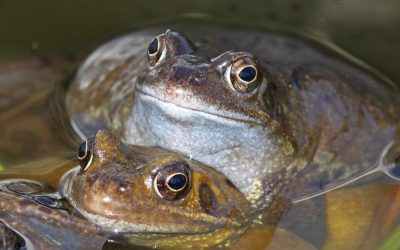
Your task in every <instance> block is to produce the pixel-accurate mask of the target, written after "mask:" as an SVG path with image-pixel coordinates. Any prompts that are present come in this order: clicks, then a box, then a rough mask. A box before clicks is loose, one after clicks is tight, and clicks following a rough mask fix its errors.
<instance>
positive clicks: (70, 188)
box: [61, 131, 253, 248]
mask: <svg viewBox="0 0 400 250" xmlns="http://www.w3.org/2000/svg"><path fill="white" fill-rule="evenodd" d="M79 159H80V165H81V168H79V169H74V170H72V171H71V172H70V173H68V174H67V175H66V177H65V178H64V180H63V184H62V186H61V189H62V193H63V195H64V196H65V197H66V198H67V199H68V200H69V201H70V202H71V204H72V205H73V207H74V208H75V209H77V210H78V211H79V212H80V213H81V214H82V215H83V216H84V217H85V218H87V219H88V220H90V221H92V222H94V223H95V224H97V225H99V226H100V227H101V228H102V229H103V230H105V231H108V232H115V233H118V238H121V237H122V238H123V239H124V241H129V242H131V243H134V244H136V245H142V246H149V247H154V246H157V247H159V248H176V247H178V248H181V247H183V246H184V247H187V248H189V247H196V248H202V247H208V246H213V245H224V244H229V242H230V241H232V240H234V239H236V238H237V237H239V236H240V235H241V234H242V233H243V232H244V231H245V230H246V229H247V227H248V226H249V223H251V221H252V212H253V210H252V209H251V207H250V204H249V202H248V201H247V200H246V198H245V197H244V196H243V194H241V193H240V192H239V191H238V190H237V189H236V188H235V187H234V186H233V185H232V184H231V183H230V181H229V180H228V179H227V178H226V177H225V176H224V175H222V174H220V173H218V172H217V171H215V170H214V169H212V168H209V167H206V166H204V165H202V164H200V163H198V162H196V161H193V160H191V159H188V158H184V157H181V156H179V155H176V154H172V153H171V152H168V151H166V150H162V149H157V148H148V147H139V146H134V147H130V148H128V147H127V146H126V145H124V144H122V143H120V142H119V140H118V139H117V138H116V137H115V136H114V135H112V134H111V133H109V132H107V131H99V132H97V134H96V136H95V137H90V138H88V139H87V141H85V142H84V143H83V144H82V145H81V147H80V149H79Z"/></svg>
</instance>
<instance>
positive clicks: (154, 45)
mask: <svg viewBox="0 0 400 250" xmlns="http://www.w3.org/2000/svg"><path fill="white" fill-rule="evenodd" d="M157 50H158V39H157V38H154V40H153V41H152V42H151V43H150V46H149V54H154V53H156V52H157Z"/></svg>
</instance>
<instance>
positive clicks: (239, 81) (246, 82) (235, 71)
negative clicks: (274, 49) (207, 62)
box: [225, 57, 260, 93]
mask: <svg viewBox="0 0 400 250" xmlns="http://www.w3.org/2000/svg"><path fill="white" fill-rule="evenodd" d="M259 79H260V76H259V71H258V66H257V62H256V61H255V60H254V59H252V58H249V57H246V58H242V59H239V60H237V61H235V62H234V63H232V64H231V65H230V66H229V67H228V68H227V70H226V71H225V80H226V81H227V82H228V83H230V84H231V85H232V87H233V88H234V89H235V90H236V91H238V92H240V93H249V92H251V91H253V90H255V89H256V88H257V87H258V85H259V82H260V81H259Z"/></svg>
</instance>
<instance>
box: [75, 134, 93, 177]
mask: <svg viewBox="0 0 400 250" xmlns="http://www.w3.org/2000/svg"><path fill="white" fill-rule="evenodd" d="M93 143H94V137H89V138H88V139H87V140H86V141H84V142H83V143H82V144H81V145H80V146H79V148H78V160H79V164H80V165H81V168H82V171H85V170H86V169H87V168H88V167H89V166H90V164H91V163H92V159H93Z"/></svg>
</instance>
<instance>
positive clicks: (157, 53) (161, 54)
mask: <svg viewBox="0 0 400 250" xmlns="http://www.w3.org/2000/svg"><path fill="white" fill-rule="evenodd" d="M165 55H166V48H165V35H159V36H157V37H156V38H154V39H153V40H152V41H151V42H150V44H149V47H148V48H147V56H148V57H149V63H150V65H151V66H154V65H156V64H157V63H158V62H160V61H161V60H163V59H164V58H165Z"/></svg>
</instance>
